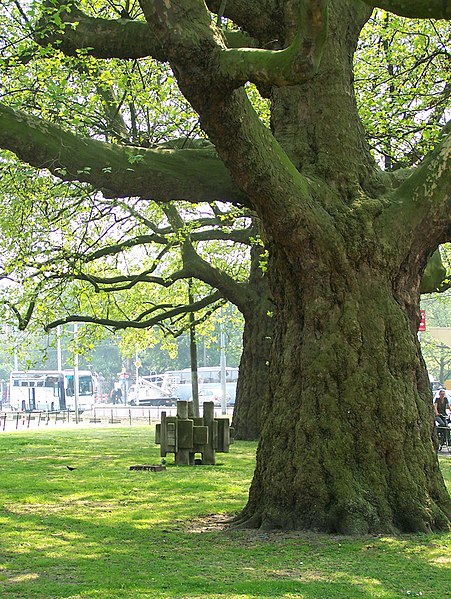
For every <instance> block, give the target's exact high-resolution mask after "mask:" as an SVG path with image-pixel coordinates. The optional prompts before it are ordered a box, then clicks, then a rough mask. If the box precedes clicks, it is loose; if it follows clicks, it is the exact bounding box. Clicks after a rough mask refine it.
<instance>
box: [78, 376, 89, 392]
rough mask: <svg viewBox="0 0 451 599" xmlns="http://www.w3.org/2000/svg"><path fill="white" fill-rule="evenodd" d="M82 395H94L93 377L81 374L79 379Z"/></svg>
mask: <svg viewBox="0 0 451 599" xmlns="http://www.w3.org/2000/svg"><path fill="white" fill-rule="evenodd" d="M78 389H79V392H80V395H92V379H91V377H90V376H81V377H80V379H79V381H78Z"/></svg>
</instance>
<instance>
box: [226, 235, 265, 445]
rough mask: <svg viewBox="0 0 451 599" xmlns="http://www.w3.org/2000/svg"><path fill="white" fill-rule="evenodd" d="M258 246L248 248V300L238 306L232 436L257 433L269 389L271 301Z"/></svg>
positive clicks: (246, 436)
mask: <svg viewBox="0 0 451 599" xmlns="http://www.w3.org/2000/svg"><path fill="white" fill-rule="evenodd" d="M261 259H262V253H261V248H260V247H258V246H257V247H256V246H254V247H253V248H252V251H251V270H250V276H249V281H248V287H249V296H250V297H252V300H251V301H250V302H247V303H246V305H244V306H241V307H240V310H241V312H242V314H243V316H244V331H243V353H242V355H241V360H240V374H239V378H238V383H237V392H236V403H235V408H234V410H233V420H232V426H233V427H234V429H235V438H236V439H242V440H246V441H253V440H255V439H258V438H259V436H260V430H261V426H262V419H263V414H262V409H263V406H264V405H265V398H266V395H267V394H268V393H269V353H270V348H271V343H272V336H273V318H272V309H273V303H272V300H271V296H270V290H269V282H268V277H267V274H266V272H265V270H262V268H261V266H260V260H261Z"/></svg>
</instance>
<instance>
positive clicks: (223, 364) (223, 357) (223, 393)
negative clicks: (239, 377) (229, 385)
mask: <svg viewBox="0 0 451 599" xmlns="http://www.w3.org/2000/svg"><path fill="white" fill-rule="evenodd" d="M220 331H221V360H220V366H221V412H222V414H227V390H226V354H225V335H224V323H223V321H222V320H221V328H220Z"/></svg>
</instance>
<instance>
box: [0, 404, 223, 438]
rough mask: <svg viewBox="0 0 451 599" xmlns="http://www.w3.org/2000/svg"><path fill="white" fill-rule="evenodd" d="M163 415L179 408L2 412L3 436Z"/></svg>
mask: <svg viewBox="0 0 451 599" xmlns="http://www.w3.org/2000/svg"><path fill="white" fill-rule="evenodd" d="M232 411H233V410H232V408H229V409H228V413H227V415H228V416H229V417H230V418H231V416H232ZM161 412H166V415H168V416H175V415H176V413H177V408H176V406H171V407H166V406H151V407H127V406H99V407H96V408H93V409H92V410H89V411H85V412H80V413H79V414H78V415H76V414H75V412H73V411H70V410H61V411H54V412H50V411H49V412H47V411H33V412H15V411H3V412H0V433H1V432H11V431H19V430H27V429H35V428H43V427H48V428H52V427H53V428H54V427H64V426H78V425H83V426H90V425H92V426H103V425H105V426H108V425H111V424H116V425H125V426H133V425H141V426H142V425H152V424H155V423H156V422H160V420H161ZM215 416H223V414H222V413H221V409H220V408H217V409H215Z"/></svg>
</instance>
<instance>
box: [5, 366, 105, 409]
mask: <svg viewBox="0 0 451 599" xmlns="http://www.w3.org/2000/svg"><path fill="white" fill-rule="evenodd" d="M78 379H79V380H78V397H79V401H78V407H79V409H80V410H86V409H89V408H90V407H91V406H92V404H93V403H94V391H95V378H94V376H93V374H92V372H90V371H89V370H80V371H79V373H78ZM9 403H10V407H11V409H12V410H20V411H33V410H46V411H53V410H66V409H70V410H74V409H75V397H74V371H73V370H63V371H61V372H59V371H58V370H26V371H23V370H14V371H12V372H11V374H10V383H9Z"/></svg>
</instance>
